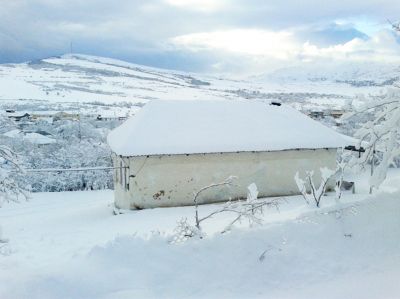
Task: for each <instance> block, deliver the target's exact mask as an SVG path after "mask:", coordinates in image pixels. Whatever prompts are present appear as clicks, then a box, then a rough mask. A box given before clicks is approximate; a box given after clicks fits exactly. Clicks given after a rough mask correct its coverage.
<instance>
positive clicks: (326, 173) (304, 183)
mask: <svg viewBox="0 0 400 299" xmlns="http://www.w3.org/2000/svg"><path fill="white" fill-rule="evenodd" d="M320 171H321V183H320V185H319V187H317V186H316V185H315V182H314V171H307V172H306V177H305V179H304V180H303V179H301V178H300V176H299V172H296V175H295V176H294V180H295V181H296V184H297V187H298V188H299V191H300V193H301V195H302V196H303V198H304V200H305V201H306V202H307V203H308V204H309V203H310V202H311V201H314V202H315V204H316V206H317V207H319V206H320V203H321V199H322V196H323V195H324V194H325V191H326V187H327V184H328V181H329V179H330V178H331V177H332V175H333V174H334V173H335V171H334V170H331V169H329V168H327V167H323V168H321V169H320Z"/></svg>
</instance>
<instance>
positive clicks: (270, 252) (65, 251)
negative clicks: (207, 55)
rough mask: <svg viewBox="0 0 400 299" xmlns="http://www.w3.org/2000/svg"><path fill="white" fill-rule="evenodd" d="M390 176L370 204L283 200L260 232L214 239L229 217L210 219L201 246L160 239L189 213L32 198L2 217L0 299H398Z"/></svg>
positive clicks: (105, 196)
mask: <svg viewBox="0 0 400 299" xmlns="http://www.w3.org/2000/svg"><path fill="white" fill-rule="evenodd" d="M394 174H395V176H393V172H392V174H391V177H390V178H389V179H388V181H387V182H386V183H385V184H384V185H383V186H382V190H381V191H380V192H379V193H377V194H376V195H373V196H368V195H367V194H365V193H364V194H356V195H351V194H346V195H345V196H344V198H343V202H342V203H341V204H340V205H337V206H336V205H335V201H334V199H333V197H332V196H328V197H325V198H324V201H323V205H322V208H320V209H317V208H314V207H313V206H311V205H310V206H307V205H306V204H305V203H304V201H303V200H302V199H301V198H300V197H297V196H295V197H290V198H286V199H285V200H282V202H281V206H280V211H277V210H275V209H269V210H266V211H265V215H264V224H263V226H257V227H253V228H250V227H248V225H247V223H241V224H238V227H237V228H236V229H235V230H233V231H232V232H231V233H227V234H223V235H221V234H218V233H217V232H218V231H221V229H223V228H224V227H225V225H227V224H228V223H229V222H230V221H231V220H232V219H233V218H234V217H235V216H234V215H228V214H223V215H222V214H221V215H216V216H215V217H213V218H212V219H210V221H209V222H208V223H205V224H204V226H203V230H204V231H205V232H206V233H207V236H206V238H205V239H203V240H190V241H188V242H187V243H183V244H169V243H168V236H169V235H170V234H171V233H172V232H173V229H174V227H175V225H176V221H178V220H179V219H180V218H181V217H187V218H188V219H189V220H190V221H191V220H192V219H193V215H194V214H193V213H194V210H193V207H182V208H163V209H149V210H143V211H136V212H132V213H128V214H122V215H117V216H115V215H113V214H112V213H111V211H112V207H111V203H112V192H111V191H101V192H71V193H68V192H64V193H43V194H34V198H33V199H32V200H30V201H29V202H23V203H20V204H14V203H12V204H8V205H6V206H4V207H3V208H2V209H0V219H1V222H2V224H3V228H4V234H5V236H6V237H9V238H10V244H9V245H8V246H7V247H4V248H2V252H3V253H5V254H6V255H3V256H2V255H0V281H1V283H0V298H11V299H24V298H30V299H36V298H38V299H39V298H40V299H47V298H48V299H50V298H59V299H61V298H68V299H75V298H76V299H78V298H79V299H86V298H87V299H89V298H104V299H105V298H288V299H289V298H297V299H299V298H300V299H302V298H304V299H305V298H307V299H313V298H326V299H343V298H363V299H380V298H385V299H391V298H393V299H394V298H398V294H399V293H400V286H399V284H398V277H399V275H400V272H399V269H400V242H399V235H400V230H399V229H400V218H399V217H398V215H399V212H400V201H399V200H398V198H399V195H400V194H399V193H398V191H393V188H394V189H396V190H397V188H396V186H397V185H398V182H399V173H398V172H396V173H394ZM361 187H362V185H360V186H359V187H358V190H359V191H358V192H365V191H366V190H365V189H364V188H361ZM217 206H218V205H205V206H201V207H200V215H206V214H207V213H210V212H211V211H213V210H214V209H216V207H217ZM7 254H8V255H7Z"/></svg>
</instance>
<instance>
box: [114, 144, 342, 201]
mask: <svg viewBox="0 0 400 299" xmlns="http://www.w3.org/2000/svg"><path fill="white" fill-rule="evenodd" d="M336 152H337V151H336V149H318V150H288V151H279V152H255V153H253V152H240V153H219V154H193V155H170V156H149V157H145V156H142V157H130V158H127V157H117V156H116V157H114V164H115V166H120V165H121V164H120V163H121V161H123V165H127V166H128V165H129V170H127V172H126V179H127V180H128V181H127V182H128V183H129V190H128V189H126V188H125V187H124V186H123V184H121V180H118V181H115V204H116V206H117V207H119V208H122V209H136V208H153V207H171V206H182V205H192V204H193V192H195V191H196V190H199V189H201V188H202V187H204V186H207V185H209V184H211V183H215V182H220V181H223V180H225V179H226V178H227V177H229V176H231V175H233V176H237V177H238V178H237V179H236V180H235V181H234V182H235V186H233V187H227V186H221V187H215V188H212V189H209V190H207V191H205V192H204V193H202V194H201V196H200V197H199V203H210V202H219V201H226V200H228V199H229V198H232V199H235V198H245V197H246V196H247V186H248V185H250V184H251V183H255V184H256V185H257V188H258V190H259V196H260V197H267V196H283V195H294V194H298V193H299V190H298V188H297V186H296V184H295V181H294V175H295V173H296V171H299V172H300V175H301V176H304V175H305V171H307V170H314V172H315V179H316V182H317V183H318V184H319V181H320V177H319V174H320V172H319V169H320V167H323V166H326V167H328V168H331V169H335V168H336ZM117 171H118V170H117ZM117 171H116V172H115V173H114V178H116V177H115V174H117ZM118 174H121V173H120V172H119V173H118ZM333 184H334V182H331V183H330V187H331V188H332V187H333Z"/></svg>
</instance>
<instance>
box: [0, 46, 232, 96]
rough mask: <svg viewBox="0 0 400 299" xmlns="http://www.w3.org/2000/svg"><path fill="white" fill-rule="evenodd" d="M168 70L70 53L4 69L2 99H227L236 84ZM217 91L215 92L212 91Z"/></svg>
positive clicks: (1, 67) (1, 69)
mask: <svg viewBox="0 0 400 299" xmlns="http://www.w3.org/2000/svg"><path fill="white" fill-rule="evenodd" d="M220 81H221V80H220V79H219V78H216V77H211V76H200V75H197V74H190V73H184V72H179V71H171V70H162V69H156V68H151V67H146V66H141V65H136V64H132V63H128V62H124V61H120V60H115V59H109V58H103V57H95V56H88V55H80V54H68V55H63V56H60V57H52V58H48V59H43V60H37V61H32V62H27V63H21V64H3V65H0V99H6V100H13V99H35V100H49V101H96V100H98V101H121V100H123V101H134V102H135V101H147V100H150V99H163V98H166V99H171V98H174V99H193V98H208V99H210V98H224V97H229V96H231V97H232V96H234V95H232V93H229V92H225V91H224V90H225V89H230V87H229V86H230V85H234V86H236V85H237V84H236V83H235V82H234V81H230V80H226V79H225V80H223V82H224V84H222V85H221V84H220ZM210 91H211V92H210Z"/></svg>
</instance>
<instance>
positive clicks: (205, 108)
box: [108, 100, 349, 209]
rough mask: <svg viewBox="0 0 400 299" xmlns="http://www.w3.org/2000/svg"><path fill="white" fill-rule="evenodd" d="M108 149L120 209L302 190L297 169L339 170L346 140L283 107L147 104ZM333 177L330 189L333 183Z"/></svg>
mask: <svg viewBox="0 0 400 299" xmlns="http://www.w3.org/2000/svg"><path fill="white" fill-rule="evenodd" d="M108 143H109V145H110V147H111V149H112V151H113V161H114V166H115V167H117V169H116V170H115V172H114V183H115V205H116V207H118V208H122V209H142V208H154V207H171V206H183V205H192V204H193V194H194V192H196V191H198V190H200V189H201V188H203V187H205V186H208V185H210V184H212V183H216V182H221V181H223V180H225V179H226V178H227V177H229V176H236V177H237V179H236V180H235V185H234V186H230V187H229V186H220V187H215V188H210V189H208V190H206V191H205V192H203V193H201V195H200V196H199V198H198V202H199V203H211V202H220V201H227V200H229V199H240V198H245V197H246V195H247V186H249V185H250V184H251V183H255V184H256V185H257V188H258V191H259V196H260V197H267V196H283V195H294V194H299V190H298V188H297V186H296V183H295V180H294V176H295V174H296V172H297V171H299V173H300V174H301V175H302V176H304V175H305V172H306V171H310V170H313V171H314V172H315V176H316V177H315V179H316V183H319V181H320V177H319V173H320V172H319V169H320V168H321V167H328V168H330V169H335V168H336V154H337V149H338V148H343V147H345V146H346V145H348V143H349V140H348V139H347V138H345V137H344V136H343V135H340V134H338V133H336V132H335V131H334V130H332V129H330V128H328V127H325V126H324V125H322V124H320V123H318V122H317V121H314V120H312V119H311V118H309V117H307V116H306V115H304V114H302V113H301V112H299V111H297V110H295V109H293V108H290V107H289V106H286V105H284V104H282V105H276V104H275V105H274V104H269V103H265V102H258V101H228V100H221V101H161V100H160V101H151V102H150V103H148V104H147V105H146V106H144V108H142V109H141V110H140V111H139V112H138V113H137V114H136V115H135V116H134V117H131V118H129V119H128V120H127V121H126V122H125V123H123V124H122V125H121V126H119V127H118V128H116V129H114V130H113V131H112V132H111V133H110V134H109V136H108ZM333 185H334V182H331V183H330V185H329V187H330V188H332V187H333Z"/></svg>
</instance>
